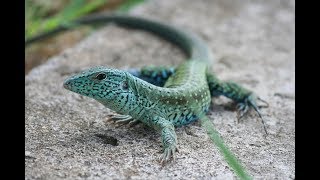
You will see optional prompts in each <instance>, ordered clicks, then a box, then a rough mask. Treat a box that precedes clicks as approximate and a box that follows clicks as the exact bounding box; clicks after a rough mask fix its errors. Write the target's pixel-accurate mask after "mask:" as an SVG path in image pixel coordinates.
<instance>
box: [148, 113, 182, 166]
mask: <svg viewBox="0 0 320 180" xmlns="http://www.w3.org/2000/svg"><path fill="white" fill-rule="evenodd" d="M151 124H152V126H153V127H154V128H155V129H156V130H158V131H160V132H161V141H162V145H163V149H164V151H163V154H162V155H161V156H160V157H159V160H160V163H161V164H165V163H167V162H169V161H170V159H171V157H172V158H173V160H175V153H176V151H177V135H176V132H175V129H174V125H173V124H172V123H171V122H170V121H168V120H166V119H164V118H162V117H155V118H154V119H153V121H152V122H151Z"/></svg>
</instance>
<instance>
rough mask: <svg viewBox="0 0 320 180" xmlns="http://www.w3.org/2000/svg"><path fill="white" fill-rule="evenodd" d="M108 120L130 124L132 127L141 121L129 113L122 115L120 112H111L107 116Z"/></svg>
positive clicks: (119, 123)
mask: <svg viewBox="0 0 320 180" xmlns="http://www.w3.org/2000/svg"><path fill="white" fill-rule="evenodd" d="M106 121H112V122H114V123H116V124H117V125H119V126H123V125H127V124H128V125H129V126H130V127H132V126H135V125H137V124H139V123H140V121H138V120H136V119H133V118H132V117H131V116H129V115H120V114H110V115H108V117H107V120H106Z"/></svg>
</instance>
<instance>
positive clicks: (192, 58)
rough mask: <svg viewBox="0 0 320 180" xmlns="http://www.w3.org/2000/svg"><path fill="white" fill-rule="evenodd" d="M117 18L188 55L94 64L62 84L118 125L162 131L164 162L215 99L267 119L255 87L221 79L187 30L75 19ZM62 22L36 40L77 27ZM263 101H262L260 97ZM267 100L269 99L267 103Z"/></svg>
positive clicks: (136, 21)
mask: <svg viewBox="0 0 320 180" xmlns="http://www.w3.org/2000/svg"><path fill="white" fill-rule="evenodd" d="M107 22H114V23H116V24H118V25H122V26H126V27H131V28H138V29H142V30H146V31H149V32H152V33H154V34H156V35H159V36H160V37H162V38H164V39H167V40H169V41H170V42H172V43H174V44H176V45H178V46H179V47H180V48H181V49H182V50H183V51H184V52H185V53H186V54H187V55H188V57H189V59H188V61H185V62H184V63H182V64H180V65H179V66H177V67H152V66H150V67H144V68H142V69H140V70H138V69H131V70H129V71H123V70H118V69H114V68H109V67H102V66H99V67H93V68H90V69H88V70H85V71H83V72H81V73H79V74H76V75H74V76H72V77H69V78H68V79H66V80H65V82H64V83H63V86H64V87H65V88H66V89H68V90H70V91H73V92H75V93H78V94H81V95H84V96H88V97H91V98H93V99H95V100H97V101H98V102H100V103H102V104H103V105H104V106H106V107H108V108H110V109H112V110H114V111H115V112H117V113H118V114H117V115H111V116H110V119H111V120H113V121H115V122H116V123H119V124H126V123H129V124H135V123H137V122H142V123H144V124H146V125H148V126H150V127H152V128H154V129H155V130H157V131H159V132H160V133H161V139H162V144H163V148H164V152H163V154H162V155H161V156H160V161H161V163H165V162H168V161H170V160H171V157H173V159H175V153H176V151H177V136H176V133H175V127H180V126H182V125H187V124H190V123H191V122H194V121H196V120H198V119H201V117H203V116H205V113H206V112H207V111H208V109H209V106H210V103H211V98H212V97H214V96H219V95H223V96H226V97H228V98H230V99H232V100H234V101H235V102H236V103H237V110H238V118H241V117H242V116H244V114H246V113H247V112H248V110H249V109H250V108H253V109H254V110H255V111H256V112H257V113H258V115H259V116H260V118H261V119H262V122H263V126H264V130H265V132H266V133H267V131H266V128H265V125H264V121H263V118H262V116H261V113H260V110H259V108H260V106H258V105H257V100H261V99H260V98H258V97H257V96H255V95H254V93H253V92H252V91H250V90H247V89H245V88H243V87H241V86H240V85H238V84H236V83H233V82H223V81H220V80H219V79H218V78H217V77H216V76H215V75H214V74H213V73H211V72H208V66H210V63H211V62H212V61H213V60H212V58H211V55H210V51H209V50H208V47H207V46H206V45H205V44H204V43H203V42H202V40H201V39H200V38H199V37H198V36H196V35H195V34H192V33H191V32H186V31H185V30H181V29H178V28H176V27H173V26H169V25H166V24H162V23H159V22H155V21H151V20H147V19H143V18H138V17H133V16H124V15H92V16H88V17H84V18H81V19H79V20H76V21H74V22H73V25H78V24H94V23H107ZM73 25H72V26H67V27H64V26H61V27H59V28H58V29H56V30H54V31H52V32H49V33H47V34H44V35H41V36H39V37H36V38H35V39H31V40H29V41H27V42H26V45H27V44H28V43H30V42H32V41H35V40H37V39H41V38H44V37H46V36H49V35H51V34H53V33H56V32H59V31H62V30H66V29H69V28H71V27H74V26H73ZM261 101H262V100H261ZM263 102H264V101H263Z"/></svg>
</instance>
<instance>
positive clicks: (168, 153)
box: [159, 146, 179, 166]
mask: <svg viewBox="0 0 320 180" xmlns="http://www.w3.org/2000/svg"><path fill="white" fill-rule="evenodd" d="M176 152H179V151H178V149H177V147H175V146H171V147H167V148H165V149H164V152H163V154H162V155H161V156H160V157H159V161H160V163H161V165H162V166H164V165H165V164H166V163H168V162H169V161H170V159H171V157H172V161H175V160H176V155H175V153H176Z"/></svg>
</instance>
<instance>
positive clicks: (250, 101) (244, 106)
mask: <svg viewBox="0 0 320 180" xmlns="http://www.w3.org/2000/svg"><path fill="white" fill-rule="evenodd" d="M258 100H259V101H261V102H263V103H264V104H265V105H257V101H258ZM263 107H269V104H268V103H267V102H266V101H264V100H262V99H261V98H259V97H256V96H255V95H254V94H250V95H249V96H247V97H246V98H245V100H244V101H243V102H240V103H238V104H237V118H238V122H239V120H240V119H241V118H242V117H243V116H244V115H245V114H246V113H247V112H248V110H249V108H253V109H254V110H255V111H256V112H257V114H258V115H259V117H260V118H261V122H262V124H263V129H264V131H265V133H266V134H268V132H267V129H266V126H265V121H264V118H263V117H262V115H261V112H260V108H263Z"/></svg>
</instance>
